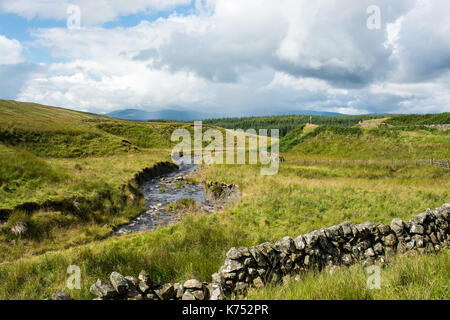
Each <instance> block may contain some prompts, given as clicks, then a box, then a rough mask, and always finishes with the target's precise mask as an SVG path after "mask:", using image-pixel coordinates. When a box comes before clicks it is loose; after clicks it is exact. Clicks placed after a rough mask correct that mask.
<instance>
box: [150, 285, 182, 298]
mask: <svg viewBox="0 0 450 320" xmlns="http://www.w3.org/2000/svg"><path fill="white" fill-rule="evenodd" d="M155 294H156V295H157V296H158V297H159V299H161V300H170V299H173V298H175V297H176V295H177V293H176V291H175V288H174V286H173V285H171V284H170V283H167V284H164V285H163V286H162V287H161V288H160V289H157V290H155Z"/></svg>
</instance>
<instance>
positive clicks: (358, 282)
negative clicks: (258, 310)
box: [248, 251, 450, 300]
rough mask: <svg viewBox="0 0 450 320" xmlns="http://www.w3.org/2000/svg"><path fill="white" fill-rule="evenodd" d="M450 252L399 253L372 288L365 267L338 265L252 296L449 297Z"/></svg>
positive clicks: (296, 297)
mask: <svg viewBox="0 0 450 320" xmlns="http://www.w3.org/2000/svg"><path fill="white" fill-rule="evenodd" d="M449 264H450V254H449V252H448V251H443V252H441V253H439V254H436V255H430V256H427V255H416V256H409V257H407V256H399V257H397V258H396V259H395V260H394V261H393V262H392V263H391V264H389V265H388V266H386V267H385V268H383V269H381V274H380V276H381V283H380V285H381V286H380V289H369V287H368V285H367V282H368V278H369V276H370V274H368V273H367V269H366V267H363V266H362V265H355V266H352V267H349V268H346V267H339V268H338V269H337V270H334V271H333V272H332V273H330V272H326V271H324V272H321V273H314V272H308V273H307V274H304V275H303V276H302V277H301V279H300V280H298V281H295V280H294V279H292V278H290V279H287V281H285V283H283V284H279V285H274V284H272V285H268V286H267V287H266V288H264V289H262V290H259V291H256V290H252V291H251V292H250V293H249V295H248V299H250V300H253V299H254V300H448V299H449V298H450V294H449V292H450V291H449V283H450V273H449V272H448V270H449V269H448V268H449Z"/></svg>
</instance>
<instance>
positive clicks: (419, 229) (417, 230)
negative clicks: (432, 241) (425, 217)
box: [409, 224, 424, 234]
mask: <svg viewBox="0 0 450 320" xmlns="http://www.w3.org/2000/svg"><path fill="white" fill-rule="evenodd" d="M409 233H411V234H423V233H424V229H423V226H422V225H420V224H412V225H411V228H410V229H409Z"/></svg>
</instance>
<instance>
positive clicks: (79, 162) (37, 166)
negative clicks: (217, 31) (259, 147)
mask: <svg viewBox="0 0 450 320" xmlns="http://www.w3.org/2000/svg"><path fill="white" fill-rule="evenodd" d="M176 128H186V129H188V130H190V131H192V128H191V125H190V124H182V123H174V122H167V123H156V122H155V123H144V122H142V123H137V122H129V121H121V120H115V119H110V118H107V117H103V116H98V115H93V114H88V113H82V112H76V111H71V110H66V109H61V108H54V107H48V106H42V105H37V104H31V103H21V102H14V101H5V100H0V210H5V209H7V210H10V209H14V208H16V207H18V206H22V205H26V206H27V207H30V205H28V204H33V206H34V205H38V206H39V205H42V204H45V203H56V204H58V205H57V207H58V208H60V211H57V212H42V213H39V214H35V215H34V216H33V217H28V216H26V215H24V212H22V211H21V210H18V211H17V212H14V213H13V215H12V217H11V218H10V219H9V222H8V224H6V225H3V226H0V229H2V230H3V231H4V232H0V247H1V248H2V249H4V250H0V251H1V253H0V261H1V260H5V259H14V258H16V257H21V256H23V255H27V254H36V253H40V252H45V251H47V250H54V249H58V248H64V247H67V246H70V245H75V244H81V243H87V242H89V241H92V240H94V239H100V238H102V237H104V236H106V235H108V234H109V233H111V231H112V230H113V228H114V226H117V225H119V224H123V223H125V222H127V221H128V220H129V219H130V218H131V217H134V216H136V215H137V214H139V213H140V212H142V211H143V210H144V201H142V199H140V198H136V196H135V195H133V193H134V192H135V191H134V190H132V189H130V188H128V187H127V188H125V189H123V188H122V186H124V185H126V184H128V182H129V181H130V180H131V179H132V177H133V176H134V174H136V173H137V172H139V171H141V170H142V169H144V168H146V167H151V166H153V165H154V164H155V163H156V162H159V161H168V160H170V149H171V146H172V142H171V141H170V135H171V133H172V131H173V130H174V129H176ZM129 199H134V200H132V201H131V200H129ZM74 204H76V206H77V207H78V208H79V210H78V211H77V212H73V209H70V208H73V207H74ZM0 214H1V211H0ZM0 218H1V217H0ZM24 219H25V220H26V222H27V224H28V226H29V231H28V233H27V236H26V237H24V238H23V239H21V240H20V242H21V245H17V246H12V247H11V246H10V244H9V241H11V240H12V239H14V237H12V236H11V235H10V234H9V233H8V231H7V230H8V229H9V228H10V227H11V225H13V224H14V223H15V222H16V221H19V220H24ZM67 235H70V237H67Z"/></svg>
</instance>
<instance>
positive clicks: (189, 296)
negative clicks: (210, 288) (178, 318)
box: [181, 291, 195, 300]
mask: <svg viewBox="0 0 450 320" xmlns="http://www.w3.org/2000/svg"><path fill="white" fill-rule="evenodd" d="M181 300H195V297H194V295H193V294H192V293H190V292H189V291H186V292H185V293H184V294H183V297H182V298H181Z"/></svg>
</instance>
